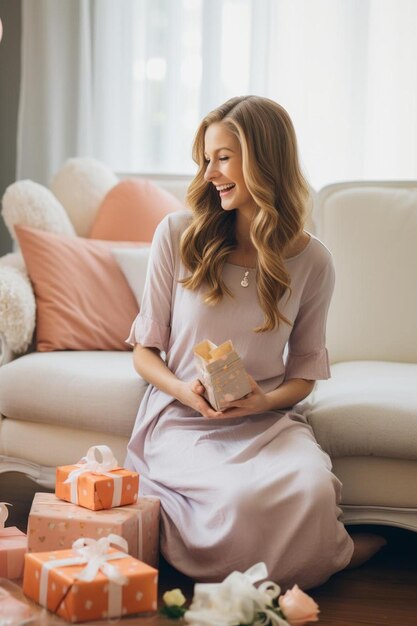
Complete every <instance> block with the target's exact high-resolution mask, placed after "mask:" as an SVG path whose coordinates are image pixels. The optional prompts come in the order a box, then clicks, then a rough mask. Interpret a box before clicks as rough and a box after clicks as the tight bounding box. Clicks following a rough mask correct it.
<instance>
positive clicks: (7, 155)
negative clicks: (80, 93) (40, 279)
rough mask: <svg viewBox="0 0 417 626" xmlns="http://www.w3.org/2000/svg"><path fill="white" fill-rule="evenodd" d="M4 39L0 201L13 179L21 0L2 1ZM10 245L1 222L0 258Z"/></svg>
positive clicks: (0, 45) (0, 14) (0, 70)
mask: <svg viewBox="0 0 417 626" xmlns="http://www.w3.org/2000/svg"><path fill="white" fill-rule="evenodd" d="M0 17H1V21H2V23H3V39H2V40H1V42H0V198H1V197H2V196H3V193H4V191H5V189H6V187H7V186H8V185H10V183H12V182H13V181H14V180H15V177H16V136H17V113H18V106H19V86H20V40H21V0H1V1H0ZM11 249H12V241H11V238H10V236H9V233H8V231H7V229H6V227H5V225H4V223H3V220H1V219H0V255H3V254H6V252H10V251H11Z"/></svg>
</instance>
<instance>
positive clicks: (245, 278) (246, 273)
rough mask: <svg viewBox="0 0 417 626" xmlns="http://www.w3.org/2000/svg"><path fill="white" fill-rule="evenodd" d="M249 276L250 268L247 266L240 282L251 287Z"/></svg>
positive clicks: (243, 285)
mask: <svg viewBox="0 0 417 626" xmlns="http://www.w3.org/2000/svg"><path fill="white" fill-rule="evenodd" d="M248 276H249V270H248V269H247V268H246V267H245V274H244V276H243V278H242V280H241V281H240V284H241V286H242V287H249V280H248Z"/></svg>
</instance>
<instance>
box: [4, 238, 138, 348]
mask: <svg viewBox="0 0 417 626" xmlns="http://www.w3.org/2000/svg"><path fill="white" fill-rule="evenodd" d="M15 230H16V235H17V238H18V241H19V244H20V247H21V250H22V254H23V257H24V259H25V263H26V267H27V270H28V273H29V276H30V279H31V281H32V284H33V288H34V292H35V296H36V307H37V308H36V314H37V319H36V343H37V350H38V351H40V352H50V351H52V350H129V349H130V347H129V346H128V345H127V344H126V343H125V339H126V337H127V335H128V334H129V329H130V326H131V324H132V320H133V319H134V318H135V316H136V315H137V313H138V305H137V302H136V299H135V296H134V294H133V293H132V290H131V289H130V287H129V285H128V283H127V282H126V279H125V277H124V275H123V272H122V271H121V269H120V268H119V266H118V264H117V262H116V261H115V259H114V257H113V255H112V253H111V246H114V244H109V242H105V241H92V240H90V239H82V238H81V237H69V236H66V235H61V234H56V233H51V232H46V231H42V230H37V229H34V228H26V227H23V226H15Z"/></svg>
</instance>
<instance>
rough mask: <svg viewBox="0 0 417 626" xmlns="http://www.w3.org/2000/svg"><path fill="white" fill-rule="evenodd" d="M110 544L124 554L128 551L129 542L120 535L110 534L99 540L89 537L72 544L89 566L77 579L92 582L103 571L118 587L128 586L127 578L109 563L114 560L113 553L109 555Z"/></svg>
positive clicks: (76, 552)
mask: <svg viewBox="0 0 417 626" xmlns="http://www.w3.org/2000/svg"><path fill="white" fill-rule="evenodd" d="M110 544H113V545H116V546H119V548H121V549H122V550H123V552H127V551H128V545H127V541H126V539H124V538H123V537H121V536H120V535H114V534H110V535H108V536H107V537H101V539H98V540H96V539H91V538H89V537H81V538H80V539H76V541H74V543H73V544H72V549H73V550H74V552H75V554H76V555H77V556H80V557H82V558H83V559H84V562H86V563H87V566H86V567H85V568H84V569H82V570H81V572H79V573H78V574H77V575H76V577H75V578H77V579H78V580H85V581H86V582H91V581H92V580H94V578H95V577H96V576H97V573H98V572H99V571H102V572H103V574H104V575H105V576H107V578H108V579H109V580H111V581H112V582H114V583H116V584H117V585H126V584H127V583H128V578H127V576H124V575H123V574H121V573H120V571H119V569H118V568H117V567H115V566H114V565H110V563H107V561H108V559H111V558H114V556H113V554H112V553H110V554H107V552H108V550H109V548H110ZM117 554H120V553H117ZM124 556H125V555H124ZM119 558H120V557H119Z"/></svg>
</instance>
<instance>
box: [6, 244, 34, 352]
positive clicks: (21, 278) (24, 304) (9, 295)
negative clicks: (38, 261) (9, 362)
mask: <svg viewBox="0 0 417 626" xmlns="http://www.w3.org/2000/svg"><path fill="white" fill-rule="evenodd" d="M10 256H11V255H10ZM35 308H36V307H35V296H34V295H33V291H32V287H31V285H30V282H29V279H28V278H27V276H25V274H24V273H23V272H22V271H20V270H19V269H17V268H16V267H12V266H11V265H6V264H5V263H4V264H2V265H1V266H0V333H3V335H4V337H5V339H6V343H7V346H8V347H9V348H10V349H11V350H12V351H13V352H15V353H16V354H20V353H21V352H24V351H25V350H27V348H28V347H29V344H30V342H31V341H32V336H33V331H34V329H35Z"/></svg>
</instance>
